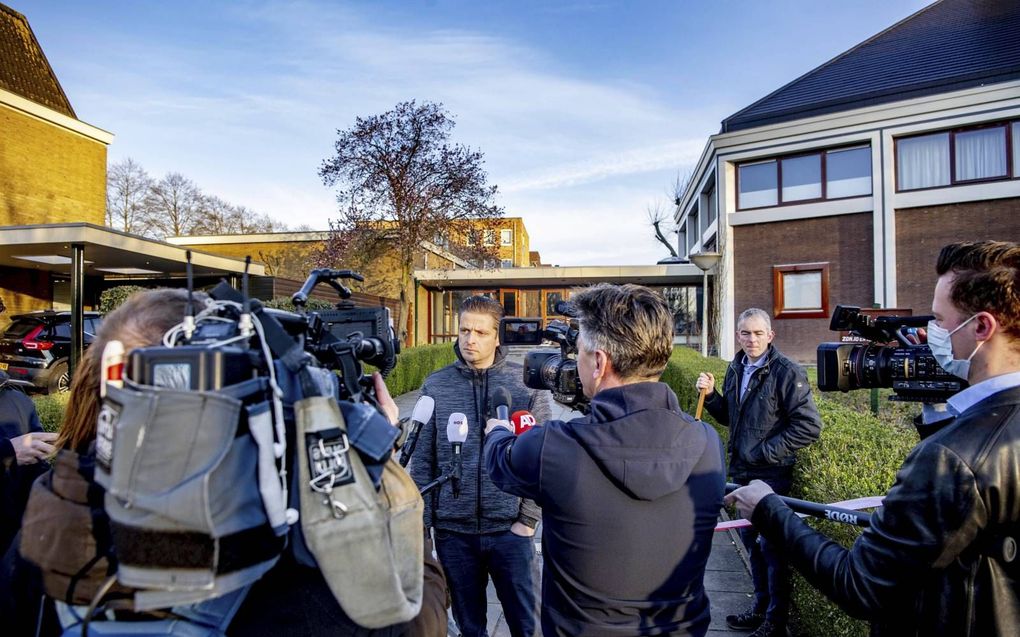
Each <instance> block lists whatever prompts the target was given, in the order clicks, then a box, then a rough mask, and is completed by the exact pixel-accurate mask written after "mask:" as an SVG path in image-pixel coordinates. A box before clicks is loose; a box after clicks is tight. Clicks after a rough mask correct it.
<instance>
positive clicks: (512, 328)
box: [499, 301, 591, 414]
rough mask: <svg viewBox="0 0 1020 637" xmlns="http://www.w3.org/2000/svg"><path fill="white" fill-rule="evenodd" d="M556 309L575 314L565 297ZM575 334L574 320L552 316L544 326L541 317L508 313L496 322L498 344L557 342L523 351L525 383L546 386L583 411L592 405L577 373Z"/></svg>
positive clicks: (560, 400) (560, 399)
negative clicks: (555, 347) (547, 346)
mask: <svg viewBox="0 0 1020 637" xmlns="http://www.w3.org/2000/svg"><path fill="white" fill-rule="evenodd" d="M555 309H556V312H557V313H558V314H562V315H563V316H566V317H568V318H570V319H574V318H575V310H574V307H573V305H572V304H571V303H569V302H567V301H560V302H558V303H557V304H556V306H555ZM577 335H578V329H577V323H576V320H570V321H563V320H560V319H554V320H551V321H549V323H548V324H547V325H546V326H545V327H544V328H543V327H542V319H540V318H519V317H512V316H508V317H504V318H503V319H502V320H500V322H499V343H500V345H533V346H541V345H542V343H543V342H545V341H551V342H553V343H555V344H556V345H557V346H558V349H552V348H542V349H538V350H534V351H531V352H528V353H527V355H525V357H524V384H525V386H527V387H530V388H531V389H547V390H549V391H551V392H552V395H553V400H555V401H556V402H558V403H560V404H561V405H566V406H567V407H571V408H572V409H576V410H577V411H579V412H581V413H583V414H586V413H588V410H589V409H590V406H591V405H590V401H589V400H588V398H587V397H586V396H585V395H584V388H583V387H582V386H581V381H580V378H578V375H577Z"/></svg>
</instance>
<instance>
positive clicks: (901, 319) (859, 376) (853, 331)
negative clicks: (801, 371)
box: [818, 305, 967, 403]
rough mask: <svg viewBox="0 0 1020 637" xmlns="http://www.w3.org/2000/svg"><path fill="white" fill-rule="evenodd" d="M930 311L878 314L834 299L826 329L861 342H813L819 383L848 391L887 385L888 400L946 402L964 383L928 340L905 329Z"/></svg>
mask: <svg viewBox="0 0 1020 637" xmlns="http://www.w3.org/2000/svg"><path fill="white" fill-rule="evenodd" d="M931 319H932V317H931V316H879V317H877V318H875V319H872V318H871V317H869V316H867V315H865V314H862V313H861V310H860V308H858V307H853V306H850V305H837V306H836V310H835V311H834V312H833V313H832V321H831V322H830V323H829V329H830V330H833V331H835V332H849V333H850V337H851V338H856V339H857V340H858V341H860V342H850V343H822V344H821V345H819V346H818V389H820V390H821V391H842V392H847V391H851V390H854V389H867V388H873V387H891V388H892V390H893V392H894V394H893V395H892V396H890V397H889V399H890V400H899V401H912V402H924V403H940V402H945V400H946V399H947V398H949V397H950V396H952V395H953V394H955V393H957V392H958V391H960V390H961V389H963V388H965V387H966V386H967V381H965V380H963V379H960V378H957V377H956V376H953V375H952V374H950V373H949V372H947V371H945V370H944V369H942V367H941V366H940V365H939V364H938V362H937V361H936V360H935V357H934V356H932V354H931V349H929V348H928V346H927V345H924V344H919V343H916V342H912V341H911V339H910V337H909V336H908V333H907V330H909V329H912V328H918V327H925V326H927V325H928V321H930V320H931Z"/></svg>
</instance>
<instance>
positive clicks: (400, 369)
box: [386, 343, 457, 396]
mask: <svg viewBox="0 0 1020 637" xmlns="http://www.w3.org/2000/svg"><path fill="white" fill-rule="evenodd" d="M456 358H457V357H456V355H455V354H454V353H453V346H452V345H450V344H449V343H436V344H434V345H419V346H418V347H408V348H405V349H403V350H401V352H400V355H399V356H397V366H396V367H395V368H394V369H393V371H392V372H390V374H389V376H387V377H386V387H387V388H388V389H389V390H390V394H391V395H392V396H399V395H401V394H406V393H407V392H409V391H413V390H415V389H418V388H419V387H421V384H422V383H424V382H425V377H426V376H428V375H429V374H431V373H432V372H434V371H436V370H437V369H439V368H441V367H446V366H447V365H449V364H450V363H452V362H453V361H455V360H456Z"/></svg>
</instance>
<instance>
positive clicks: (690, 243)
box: [687, 208, 701, 254]
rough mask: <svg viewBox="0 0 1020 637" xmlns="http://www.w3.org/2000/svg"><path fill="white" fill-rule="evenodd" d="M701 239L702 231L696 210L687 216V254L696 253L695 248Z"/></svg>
mask: <svg viewBox="0 0 1020 637" xmlns="http://www.w3.org/2000/svg"><path fill="white" fill-rule="evenodd" d="M700 239H701V230H700V229H699V228H698V209H697V208H694V209H693V210H691V212H690V214H689V215H687V253H688V254H690V253H691V252H694V248H695V247H696V246H697V245H698V241H699V240H700Z"/></svg>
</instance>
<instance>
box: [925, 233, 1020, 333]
mask: <svg viewBox="0 0 1020 637" xmlns="http://www.w3.org/2000/svg"><path fill="white" fill-rule="evenodd" d="M935 271H936V272H938V275H939V276H942V275H944V274H947V273H949V272H952V273H953V274H954V275H955V276H954V278H953V287H952V290H951V292H950V295H949V299H950V300H951V301H952V302H953V305H955V306H956V307H958V308H960V309H961V310H963V311H964V312H965V313H968V314H972V315H973V314H976V313H978V312H989V313H991V314H992V315H994V316H995V318H996V320H998V321H999V324H1000V325H1002V330H1003V332H1005V333H1006V334H1007V335H1009V337H1010V338H1011V339H1013V340H1015V341H1020V244H1018V243H1014V242H1012V241H963V242H959V243H950V244H949V245H947V246H946V247H944V248H942V252H941V253H940V254H939V259H938V262H937V264H936V266H935Z"/></svg>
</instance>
